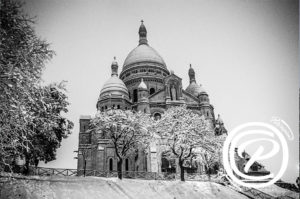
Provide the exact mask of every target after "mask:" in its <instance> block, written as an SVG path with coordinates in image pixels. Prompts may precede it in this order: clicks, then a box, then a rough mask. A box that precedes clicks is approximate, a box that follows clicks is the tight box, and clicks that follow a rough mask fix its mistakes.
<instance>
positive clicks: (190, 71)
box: [189, 64, 196, 83]
mask: <svg viewBox="0 0 300 199" xmlns="http://www.w3.org/2000/svg"><path fill="white" fill-rule="evenodd" d="M189 77H190V83H192V82H195V83H196V78H195V71H194V69H193V68H192V64H190V69H189Z"/></svg>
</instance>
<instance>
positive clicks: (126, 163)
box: [125, 159, 129, 171]
mask: <svg viewBox="0 0 300 199" xmlns="http://www.w3.org/2000/svg"><path fill="white" fill-rule="evenodd" d="M128 170H129V160H128V159H126V160H125V171H128Z"/></svg>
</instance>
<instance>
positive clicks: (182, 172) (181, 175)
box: [179, 160, 185, 181]
mask: <svg viewBox="0 0 300 199" xmlns="http://www.w3.org/2000/svg"><path fill="white" fill-rule="evenodd" d="M179 167H180V180H181V181H185V180H184V167H183V161H180V160H179Z"/></svg>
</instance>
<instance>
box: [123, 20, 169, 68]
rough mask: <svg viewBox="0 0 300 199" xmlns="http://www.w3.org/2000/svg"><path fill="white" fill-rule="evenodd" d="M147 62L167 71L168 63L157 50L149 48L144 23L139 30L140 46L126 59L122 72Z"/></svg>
mask: <svg viewBox="0 0 300 199" xmlns="http://www.w3.org/2000/svg"><path fill="white" fill-rule="evenodd" d="M147 62H148V63H152V64H155V65H156V66H158V67H161V68H164V69H167V67H166V63H165V62H164V60H163V58H162V57H161V56H160V55H159V54H158V52H157V51H156V50H154V49H153V48H152V47H151V46H149V44H148V40H147V30H146V27H145V25H144V24H143V21H142V24H141V26H140V28H139V45H138V46H137V47H136V48H134V49H133V50H132V51H131V52H130V53H129V54H128V56H127V57H126V59H125V61H124V65H123V70H122V72H123V71H125V70H127V69H129V68H131V67H135V66H136V65H138V64H140V63H143V64H144V63H147Z"/></svg>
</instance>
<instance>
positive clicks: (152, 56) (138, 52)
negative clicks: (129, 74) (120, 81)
mask: <svg viewBox="0 0 300 199" xmlns="http://www.w3.org/2000/svg"><path fill="white" fill-rule="evenodd" d="M139 62H155V63H158V64H160V65H162V67H163V68H167V67H166V64H165V62H164V60H163V58H162V57H161V56H160V55H159V54H158V53H157V52H156V50H154V49H153V48H152V47H150V46H149V45H139V46H137V47H136V48H134V49H133V50H132V51H131V52H130V53H129V54H128V56H127V57H126V59H125V61H124V65H123V71H124V70H126V69H127V68H129V66H130V65H132V64H135V63H139Z"/></svg>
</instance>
